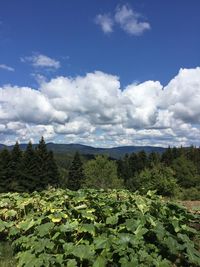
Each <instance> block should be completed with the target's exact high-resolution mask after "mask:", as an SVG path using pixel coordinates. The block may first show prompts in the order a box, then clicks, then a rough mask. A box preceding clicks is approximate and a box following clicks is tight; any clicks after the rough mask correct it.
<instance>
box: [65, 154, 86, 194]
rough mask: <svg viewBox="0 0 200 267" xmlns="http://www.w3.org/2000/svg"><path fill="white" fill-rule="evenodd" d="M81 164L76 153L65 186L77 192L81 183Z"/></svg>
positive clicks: (82, 175)
mask: <svg viewBox="0 0 200 267" xmlns="http://www.w3.org/2000/svg"><path fill="white" fill-rule="evenodd" d="M83 178H84V174H83V164H82V161H81V158H80V155H79V153H78V152H76V153H75V155H74V159H73V161H72V164H71V166H70V169H69V178H68V183H67V186H68V188H69V189H71V190H78V189H80V187H81V184H82V182H83Z"/></svg>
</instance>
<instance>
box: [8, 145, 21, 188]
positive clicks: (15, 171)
mask: <svg viewBox="0 0 200 267" xmlns="http://www.w3.org/2000/svg"><path fill="white" fill-rule="evenodd" d="M10 163H11V164H10V179H11V180H10V183H9V187H10V191H23V190H22V188H21V186H20V179H21V172H22V169H21V163H22V151H21V149H20V146H19V143H18V142H16V144H15V145H14V147H13V149H12V151H11V162H10Z"/></svg>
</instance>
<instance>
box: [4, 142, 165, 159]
mask: <svg viewBox="0 0 200 267" xmlns="http://www.w3.org/2000/svg"><path fill="white" fill-rule="evenodd" d="M26 146H27V145H26V144H20V148H21V149H22V150H25V149H26ZM33 146H34V147H36V145H33ZM5 147H7V148H8V150H11V149H12V148H13V146H5V145H3V144H0V150H2V149H3V148H5ZM47 148H48V149H49V150H52V151H53V152H54V153H56V154H58V153H61V154H63V153H65V154H74V153H75V152H76V151H79V153H80V154H83V155H97V154H107V155H109V156H110V157H113V158H120V157H123V156H124V155H125V154H126V153H128V154H130V153H133V152H139V151H141V150H144V151H145V152H147V153H150V152H158V153H162V152H164V151H165V148H164V147H154V146H121V147H112V148H96V147H92V146H86V145H81V144H54V143H48V144H47Z"/></svg>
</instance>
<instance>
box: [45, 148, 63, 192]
mask: <svg viewBox="0 0 200 267" xmlns="http://www.w3.org/2000/svg"><path fill="white" fill-rule="evenodd" d="M59 178H60V177H59V171H58V166H57V164H56V161H55V159H54V154H53V151H51V150H50V151H49V152H48V183H49V185H51V186H54V187H57V186H58V185H59V180H60V179H59Z"/></svg>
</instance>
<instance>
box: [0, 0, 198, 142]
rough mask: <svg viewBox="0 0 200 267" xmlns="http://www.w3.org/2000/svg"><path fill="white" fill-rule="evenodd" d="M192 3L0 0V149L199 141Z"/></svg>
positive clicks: (195, 19) (195, 28) (190, 0)
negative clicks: (43, 142)
mask: <svg viewBox="0 0 200 267" xmlns="http://www.w3.org/2000/svg"><path fill="white" fill-rule="evenodd" d="M199 13H200V1H199V0H174V1H160V0H132V1H131V0H129V1H120V0H118V1H117V0H109V1H107V0H83V1H80V0H43V1H39V0H19V1H15V0H1V1H0V143H4V144H13V143H14V142H16V141H17V140H18V141H19V142H20V143H26V142H28V141H29V140H31V141H32V142H34V143H35V142H36V143H37V142H38V140H39V139H40V137H41V136H44V137H45V139H46V141H47V142H56V143H81V144H86V145H92V146H96V147H113V146H126V145H152V146H169V145H170V146H180V145H183V146H188V145H195V146H199V145H200V107H199V104H200V52H199V47H200V16H199Z"/></svg>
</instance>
